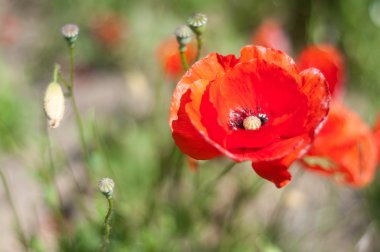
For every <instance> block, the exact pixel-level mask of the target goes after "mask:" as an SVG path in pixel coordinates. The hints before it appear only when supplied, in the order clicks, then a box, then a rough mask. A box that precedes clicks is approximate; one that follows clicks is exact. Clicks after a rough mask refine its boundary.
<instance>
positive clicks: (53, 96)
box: [44, 82, 65, 128]
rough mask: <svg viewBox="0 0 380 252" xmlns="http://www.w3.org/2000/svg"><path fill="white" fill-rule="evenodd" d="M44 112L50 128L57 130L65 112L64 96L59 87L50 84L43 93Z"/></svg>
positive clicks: (55, 84)
mask: <svg viewBox="0 0 380 252" xmlns="http://www.w3.org/2000/svg"><path fill="white" fill-rule="evenodd" d="M44 110H45V114H46V116H47V118H48V125H49V127H50V128H57V127H58V126H59V124H60V123H61V121H62V119H63V115H64V112H65V96H64V95H63V91H62V88H61V85H59V84H58V83H57V82H51V83H50V84H49V85H48V87H47V89H46V92H45V98H44Z"/></svg>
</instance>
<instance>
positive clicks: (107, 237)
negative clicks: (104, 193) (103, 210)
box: [101, 197, 113, 252]
mask: <svg viewBox="0 0 380 252" xmlns="http://www.w3.org/2000/svg"><path fill="white" fill-rule="evenodd" d="M107 201H108V212H107V214H106V217H105V218H104V237H103V246H102V250H101V251H102V252H106V251H107V248H108V245H109V243H110V233H111V225H110V219H111V214H112V211H113V201H112V197H107Z"/></svg>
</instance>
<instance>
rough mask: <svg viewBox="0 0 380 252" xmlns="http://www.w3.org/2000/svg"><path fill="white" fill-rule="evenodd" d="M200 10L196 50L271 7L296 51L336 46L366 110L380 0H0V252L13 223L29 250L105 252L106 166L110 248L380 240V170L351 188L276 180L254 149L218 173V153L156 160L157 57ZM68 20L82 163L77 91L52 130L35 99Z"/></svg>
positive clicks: (334, 246)
mask: <svg viewBox="0 0 380 252" xmlns="http://www.w3.org/2000/svg"><path fill="white" fill-rule="evenodd" d="M194 12H202V13H205V14H206V15H207V16H208V20H209V22H208V24H207V30H206V32H205V34H204V40H205V49H204V51H205V52H214V51H217V52H219V53H221V54H237V55H238V54H239V50H240V48H241V47H242V46H244V45H247V44H252V36H253V34H254V33H255V31H256V29H257V27H259V25H260V24H261V23H262V22H263V21H264V20H266V19H267V18H275V19H276V20H277V21H278V22H279V23H281V24H282V25H283V29H284V32H285V33H286V34H287V35H288V36H289V39H290V46H291V51H290V54H291V55H292V56H293V57H295V58H297V56H298V54H299V52H300V50H301V49H302V48H303V47H304V46H306V45H308V44H312V43H326V42H328V43H332V44H334V45H335V46H336V47H337V48H339V50H341V52H342V53H343V55H344V57H345V60H346V66H347V75H346V81H345V82H346V86H347V88H346V91H345V97H344V99H345V102H346V103H347V104H349V106H350V107H351V108H352V109H353V110H354V111H356V112H357V113H358V114H360V116H361V117H362V118H363V119H364V120H365V121H366V122H368V123H369V124H370V125H372V124H373V123H374V121H375V118H376V115H377V112H378V110H379V108H380V99H379V98H378V97H379V96H380V71H379V69H380V1H379V0H371V1H370V0H361V1H357V0H336V1H331V0H328V1H327V0H318V1H317V0H315V1H311V0H286V1H279V0H272V1H258V0H255V1H243V0H208V1H205V0H181V1H177V0H167V1H156V0H140V1H121V0H107V1H99V0H81V1H73V0H66V1H63V0H56V1H48V0H0V169H1V170H2V172H3V173H4V178H5V179H3V180H2V183H1V185H4V183H6V184H7V185H8V189H9V192H7V190H6V189H5V188H6V187H4V186H0V223H1V225H0V251H4V252H7V251H12V252H16V251H25V250H26V249H25V246H23V244H22V242H20V236H22V235H24V236H25V237H26V239H27V247H29V250H30V251H81V252H84V251H98V250H99V248H100V246H101V242H102V232H103V218H104V215H105V214H106V210H107V205H106V200H105V198H104V197H103V196H102V195H101V194H100V193H99V192H98V191H97V181H98V180H99V179H100V178H102V177H111V178H113V179H114V181H115V183H116V187H115V192H114V201H115V211H114V215H113V217H112V220H111V225H112V230H111V245H110V251H265V252H279V251H292V252H297V251H299V252H304V251H318V252H324V251H326V252H328V251H358V252H375V251H380V242H379V239H378V237H379V235H380V231H379V230H380V229H379V228H380V226H379V224H380V184H379V183H380V178H378V179H375V181H374V182H373V183H372V184H371V185H370V186H369V187H367V188H364V189H353V188H350V187H347V186H344V185H339V184H337V183H335V182H334V181H333V180H331V179H330V178H326V177H322V176H319V175H317V174H314V173H311V172H307V171H304V170H302V169H300V168H299V167H298V166H297V165H294V166H293V167H292V169H291V171H292V173H293V174H294V180H293V181H292V183H291V184H290V185H288V186H287V187H285V188H284V189H281V190H279V189H276V188H275V187H274V186H273V185H272V184H271V183H270V182H267V181H263V180H262V179H261V178H259V177H258V176H257V175H256V174H255V173H254V172H253V171H252V169H251V166H250V164H249V163H242V164H238V165H237V166H236V167H235V168H234V170H233V171H232V172H230V173H229V174H227V175H226V176H223V177H222V178H221V179H219V180H214V179H215V178H216V177H217V176H218V174H220V172H221V170H222V169H223V167H224V166H226V165H227V164H228V163H229V161H228V160H227V159H226V158H224V159H223V158H220V159H217V160H212V161H204V162H200V163H198V165H199V168H198V170H197V171H193V170H192V169H191V167H192V166H193V165H194V164H191V163H190V164H189V162H184V163H183V164H182V163H178V164H177V166H176V167H169V168H172V169H166V168H165V167H166V166H167V163H166V162H168V160H167V157H168V156H169V154H170V146H171V145H172V144H173V140H172V138H171V134H170V128H169V126H168V124H167V119H168V108H169V103H170V99H171V92H172V90H173V89H174V86H175V83H176V80H178V78H177V79H175V78H171V77H168V76H167V74H165V73H164V71H163V63H162V58H161V56H160V55H161V54H162V50H163V49H162V43H163V42H164V41H166V40H168V39H170V37H173V31H174V29H175V28H176V27H177V26H178V25H180V24H183V23H185V22H186V20H187V18H188V16H189V15H191V14H192V13H194ZM66 23H75V24H77V25H78V26H79V27H80V35H79V38H78V41H77V43H76V48H75V62H76V77H75V94H76V99H77V102H78V106H79V109H80V112H81V115H82V117H83V121H84V128H85V135H86V140H87V142H88V144H89V146H90V148H91V155H90V157H89V162H90V164H89V165H87V166H88V167H90V169H88V167H87V168H86V165H85V164H84V162H83V158H82V153H81V149H80V142H79V138H78V132H77V130H76V127H75V118H74V113H73V111H72V109H71V106H70V104H69V103H68V102H67V103H66V107H67V110H66V114H65V117H64V120H63V121H62V123H61V126H60V127H59V128H58V129H54V130H48V131H47V129H46V119H45V116H44V114H43V110H42V101H43V95H44V91H45V89H46V87H47V85H48V83H49V82H50V81H51V78H52V71H53V69H54V64H55V63H58V64H60V65H61V69H62V72H63V74H64V75H65V76H68V70H69V51H68V47H67V44H66V42H65V41H64V39H63V38H62V35H61V34H60V29H61V27H62V26H63V25H64V24H66ZM178 77H179V76H178ZM47 134H48V135H49V136H50V141H49V140H48V139H49V138H47ZM49 142H50V143H49ZM49 146H50V147H49ZM49 153H50V154H52V155H50V154H49ZM50 157H52V159H53V162H54V164H55V165H54V169H52V167H51V159H50ZM189 166H190V168H189ZM173 168H174V169H173ZM378 177H379V176H378ZM213 181H216V183H213ZM210 184H211V186H207V185H210ZM9 199H11V200H9ZM17 220H18V221H19V222H20V227H18V225H17V222H18V221H17Z"/></svg>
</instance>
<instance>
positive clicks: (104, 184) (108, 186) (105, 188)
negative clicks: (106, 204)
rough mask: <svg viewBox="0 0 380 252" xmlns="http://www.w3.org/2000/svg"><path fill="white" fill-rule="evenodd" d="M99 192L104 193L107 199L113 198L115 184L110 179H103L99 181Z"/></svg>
mask: <svg viewBox="0 0 380 252" xmlns="http://www.w3.org/2000/svg"><path fill="white" fill-rule="evenodd" d="M98 187H99V190H100V192H101V193H103V195H104V196H106V197H107V199H110V198H112V193H113V188H114V187H115V183H114V182H113V180H112V179H110V178H103V179H101V180H100V181H99V184H98Z"/></svg>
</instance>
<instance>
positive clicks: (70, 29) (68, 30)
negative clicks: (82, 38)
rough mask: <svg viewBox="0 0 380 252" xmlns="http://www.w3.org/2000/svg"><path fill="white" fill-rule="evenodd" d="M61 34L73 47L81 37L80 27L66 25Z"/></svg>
mask: <svg viewBox="0 0 380 252" xmlns="http://www.w3.org/2000/svg"><path fill="white" fill-rule="evenodd" d="M61 33H62V35H63V37H64V38H65V39H66V40H67V42H68V43H69V45H70V46H73V45H74V43H75V41H76V40H77V38H78V35H79V27H78V26H77V25H75V24H66V25H64V26H63V27H62V29H61Z"/></svg>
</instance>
